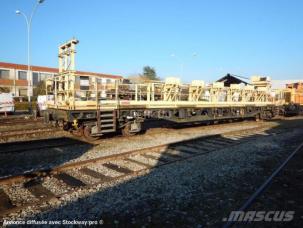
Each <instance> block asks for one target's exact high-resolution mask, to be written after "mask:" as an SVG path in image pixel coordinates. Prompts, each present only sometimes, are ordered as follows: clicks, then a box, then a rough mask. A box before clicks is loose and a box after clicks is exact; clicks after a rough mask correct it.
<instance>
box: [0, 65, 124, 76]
mask: <svg viewBox="0 0 303 228" xmlns="http://www.w3.org/2000/svg"><path fill="white" fill-rule="evenodd" d="M0 68H11V69H17V70H27V65H24V64H15V63H5V62H0ZM31 70H32V71H41V72H49V73H58V72H59V70H58V68H52V67H42V66H31ZM76 73H77V74H81V75H86V76H99V77H104V78H115V79H121V78H123V77H122V76H120V75H112V74H102V73H94V72H85V71H77V72H76Z"/></svg>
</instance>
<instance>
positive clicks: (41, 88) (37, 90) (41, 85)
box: [34, 81, 46, 97]
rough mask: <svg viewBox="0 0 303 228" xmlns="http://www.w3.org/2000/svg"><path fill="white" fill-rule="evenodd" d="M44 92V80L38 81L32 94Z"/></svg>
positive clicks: (36, 94) (42, 93) (43, 93)
mask: <svg viewBox="0 0 303 228" xmlns="http://www.w3.org/2000/svg"><path fill="white" fill-rule="evenodd" d="M45 93H46V88H45V81H40V82H39V83H38V85H37V86H36V88H34V96H35V97H36V96H38V95H45Z"/></svg>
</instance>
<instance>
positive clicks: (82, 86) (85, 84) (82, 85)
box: [80, 76, 89, 90]
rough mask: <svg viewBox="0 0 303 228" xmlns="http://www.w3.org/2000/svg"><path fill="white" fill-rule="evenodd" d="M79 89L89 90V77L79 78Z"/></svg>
mask: <svg viewBox="0 0 303 228" xmlns="http://www.w3.org/2000/svg"><path fill="white" fill-rule="evenodd" d="M80 89H81V90H89V77H88V76H80Z"/></svg>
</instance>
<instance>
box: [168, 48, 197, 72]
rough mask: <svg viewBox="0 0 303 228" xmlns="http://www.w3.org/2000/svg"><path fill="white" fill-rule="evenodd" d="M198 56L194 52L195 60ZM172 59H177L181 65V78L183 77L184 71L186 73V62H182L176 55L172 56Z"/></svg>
mask: <svg viewBox="0 0 303 228" xmlns="http://www.w3.org/2000/svg"><path fill="white" fill-rule="evenodd" d="M197 55H198V54H197V53H196V52H194V53H193V54H192V55H191V56H192V57H193V58H194V57H196V56H197ZM170 57H173V58H175V59H176V60H177V61H178V62H179V63H180V68H181V77H183V71H184V62H183V61H181V59H180V58H179V57H178V56H176V55H175V54H171V55H170Z"/></svg>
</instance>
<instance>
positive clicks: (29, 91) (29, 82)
mask: <svg viewBox="0 0 303 228" xmlns="http://www.w3.org/2000/svg"><path fill="white" fill-rule="evenodd" d="M43 2H44V0H38V1H37V2H36V4H35V5H34V8H33V10H32V12H31V14H30V17H29V18H28V16H26V14H25V13H23V12H22V11H20V10H16V14H17V15H22V16H23V17H24V19H25V22H26V27H27V96H28V102H29V111H30V112H31V111H32V103H31V96H32V95H33V86H32V79H31V69H30V68H31V67H30V32H31V26H32V19H33V16H34V14H35V12H36V10H37V7H38V5H39V4H42V3H43Z"/></svg>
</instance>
